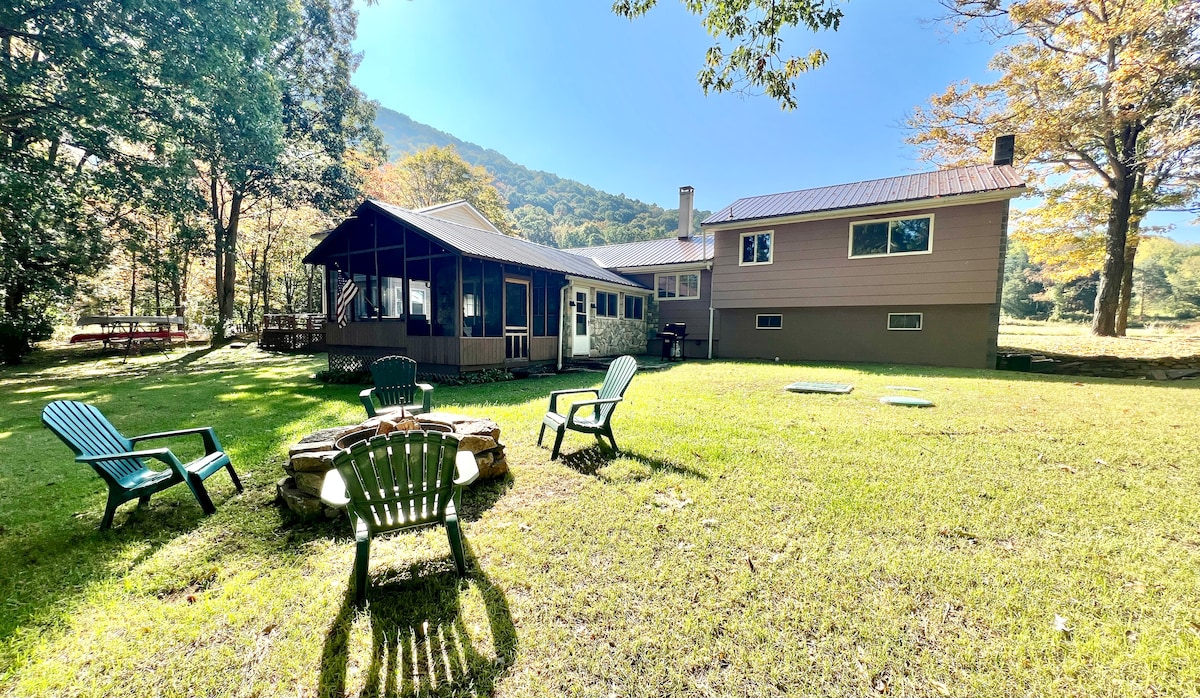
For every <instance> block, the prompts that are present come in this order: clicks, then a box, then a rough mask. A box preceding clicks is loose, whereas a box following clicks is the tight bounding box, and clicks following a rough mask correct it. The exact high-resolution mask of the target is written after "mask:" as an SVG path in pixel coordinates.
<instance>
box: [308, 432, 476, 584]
mask: <svg viewBox="0 0 1200 698" xmlns="http://www.w3.org/2000/svg"><path fill="white" fill-rule="evenodd" d="M333 465H334V469H333V470H330V471H329V472H328V473H326V475H325V482H324V485H323V487H322V488H321V500H322V501H323V502H325V503H326V504H328V505H330V506H333V507H346V511H347V513H348V514H349V515H350V525H351V526H353V528H354V538H355V542H356V552H355V556H354V584H355V587H354V588H355V599H356V601H357V603H359V604H361V603H362V602H363V600H364V599H365V598H366V594H367V563H368V561H369V559H370V556H371V538H373V537H374V536H375V535H377V534H380V533H386V532H388V531H399V530H402V529H406V528H415V527H418V526H426V525H429V524H439V523H440V524H443V525H444V526H445V527H446V536H447V537H448V538H449V539H450V551H451V552H452V553H453V554H454V564H455V566H456V567H457V568H458V573H459V575H465V574H466V573H467V562H466V556H465V555H464V553H463V543H462V531H461V530H460V529H459V525H458V502H459V496H460V493H461V491H462V488H463V486H465V485H469V484H471V483H472V482H474V481H475V478H477V477H479V468H478V467H477V466H476V464H475V456H474V455H473V454H472V453H471V452H470V451H462V452H460V451H459V450H458V436H456V435H454V434H444V433H441V432H436V431H393V432H391V433H390V434H385V435H383V436H376V437H374V438H371V439H369V440H367V441H360V442H358V443H356V444H354V445H353V446H351V447H350V448H348V449H345V450H343V451H342V452H341V453H339V454H337V455H336V456H334V458H333Z"/></svg>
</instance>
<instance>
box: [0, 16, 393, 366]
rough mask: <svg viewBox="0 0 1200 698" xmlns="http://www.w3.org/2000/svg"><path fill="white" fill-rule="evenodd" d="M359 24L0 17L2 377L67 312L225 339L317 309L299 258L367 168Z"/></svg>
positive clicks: (374, 152)
mask: <svg viewBox="0 0 1200 698" xmlns="http://www.w3.org/2000/svg"><path fill="white" fill-rule="evenodd" d="M355 23H356V16H355V13H354V11H353V9H352V7H351V2H350V0H300V1H299V2H292V1H289V0H236V1H235V0H190V1H189V2H185V3H179V2H174V1H173V0H172V1H168V0H82V1H80V2H72V3H59V2H53V1H52V0H17V1H16V2H13V3H6V4H5V5H4V6H3V7H2V8H0V77H2V81H0V296H2V297H3V311H2V313H0V351H2V353H3V358H4V360H5V361H8V362H14V361H19V359H20V357H21V356H22V355H24V354H25V353H27V352H28V351H29V350H30V346H31V343H32V342H35V341H38V340H40V339H44V338H46V337H48V336H49V334H50V333H51V330H52V327H53V324H54V323H55V322H56V321H57V320H58V319H60V318H65V317H68V316H69V315H71V314H72V311H77V310H80V309H86V310H90V311H93V312H97V313H115V314H125V313H133V314H141V313H155V314H181V315H185V316H187V317H188V318H189V319H191V320H193V321H201V322H205V323H207V324H210V325H211V326H212V327H213V328H214V334H215V336H216V337H217V338H221V337H223V336H225V335H226V334H227V332H228V330H229V327H230V325H234V324H239V323H240V322H241V321H244V320H245V319H248V318H253V317H255V316H256V315H258V314H259V313H260V311H261V308H262V307H264V306H267V307H284V308H290V309H300V308H310V307H312V306H313V299H314V290H313V283H312V279H311V273H308V272H305V270H303V269H301V268H299V266H298V259H299V255H300V254H302V252H303V250H302V249H301V248H307V246H308V243H309V242H310V241H309V240H308V239H307V238H308V235H309V234H311V233H312V232H315V231H317V230H320V229H321V228H322V227H324V226H326V225H328V222H329V220H330V219H331V217H333V216H338V215H342V214H344V212H345V211H346V210H348V208H349V207H350V206H351V205H353V203H354V202H355V201H356V200H357V198H358V197H359V192H360V190H361V179H362V173H363V169H364V166H373V165H374V164H375V163H377V162H379V161H381V160H382V142H381V139H380V136H379V133H378V131H377V130H376V129H375V128H374V126H373V122H374V115H375V113H374V105H373V104H372V103H370V102H368V101H367V100H366V99H365V98H364V96H363V95H362V94H361V93H360V92H359V91H358V90H357V89H355V88H354V87H353V86H352V85H351V84H350V76H351V75H352V73H353V71H354V68H355V66H356V65H357V62H358V57H357V56H356V55H355V54H354V53H353V52H352V51H351V50H350V42H351V40H352V39H353V37H354V32H355ZM364 163H365V165H364ZM235 299H236V302H235Z"/></svg>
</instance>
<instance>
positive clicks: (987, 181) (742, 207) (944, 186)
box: [701, 165, 1025, 225]
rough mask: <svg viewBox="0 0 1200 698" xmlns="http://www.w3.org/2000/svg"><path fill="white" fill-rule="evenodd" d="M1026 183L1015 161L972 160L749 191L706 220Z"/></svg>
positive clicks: (991, 189)
mask: <svg viewBox="0 0 1200 698" xmlns="http://www.w3.org/2000/svg"><path fill="white" fill-rule="evenodd" d="M1024 189H1025V182H1023V181H1022V180H1021V176H1020V175H1018V174H1017V171H1016V170H1014V169H1013V168H1012V166H1011V165H971V166H969V167H957V168H954V169H948V170H938V171H936V172H923V173H921V174H912V175H904V176H901V177H888V178H886V179H872V180H868V181H865V182H854V183H852V184H835V185H833V186H829V187H817V188H815V189H801V190H799V191H790V192H784V193H782V194H767V195H765V196H749V197H746V198H743V199H738V200H737V201H735V202H733V203H732V204H730V205H728V206H726V207H725V208H723V209H721V210H720V211H717V212H716V213H714V214H712V215H711V216H709V217H708V218H706V219H704V222H703V223H701V225H715V224H718V223H729V222H733V221H746V220H756V219H760V218H777V217H780V216H793V215H798V214H804V213H818V212H821V211H838V210H842V209H850V208H859V207H863V206H875V205H878V204H890V203H899V202H903V201H920V200H923V199H938V198H944V197H948V196H958V195H962V194H981V193H985V192H998V191H1004V190H1014V193H1013V196H1019V195H1020V194H1021V193H1022V192H1023V191H1024Z"/></svg>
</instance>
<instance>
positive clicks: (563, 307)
mask: <svg viewBox="0 0 1200 698" xmlns="http://www.w3.org/2000/svg"><path fill="white" fill-rule="evenodd" d="M570 290H571V283H570V282H569V281H565V280H564V281H563V287H562V289H561V290H560V291H559V293H560V294H562V297H561V298H560V299H559V305H558V307H559V317H558V369H557V370H559V371H561V370H563V340H564V339H566V338H567V336H566V334H567V333H566V332H563V327H565V326H566V324H567V296H568V294H569V292H570Z"/></svg>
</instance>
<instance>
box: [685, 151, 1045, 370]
mask: <svg viewBox="0 0 1200 698" xmlns="http://www.w3.org/2000/svg"><path fill="white" fill-rule="evenodd" d="M1012 150H1013V139H1012V136H1003V137H1001V138H999V139H997V143H996V151H995V156H994V158H993V163H992V164H990V165H975V166H970V167H960V168H956V169H948V170H939V171H936V172H926V173H922V174H914V175H906V176H902V177H890V178H887V179H877V180H871V181H866V182H857V183H853V184H841V185H835V186H828V187H820V188H816V189H805V190H801V191H792V192H785V193H782V194H769V195H766V196H753V197H748V198H743V199H738V200H737V201H734V202H733V203H732V204H730V205H728V206H726V207H725V208H723V209H721V210H720V211H717V212H716V213H714V214H712V215H711V216H709V217H708V218H707V219H705V220H704V222H703V223H702V224H701V228H702V229H703V230H704V231H705V232H706V233H708V234H711V235H712V236H713V239H714V240H715V245H714V249H715V254H714V256H713V268H712V288H713V291H712V305H713V308H714V309H715V315H716V323H717V324H718V325H719V328H720V336H721V338H722V340H721V347H720V356H721V357H723V358H759V359H771V358H775V357H779V358H781V359H784V360H809V361H868V362H885V363H906V364H933V365H940V366H964V367H974V368H985V367H989V368H990V367H994V366H995V355H996V338H997V334H998V328H999V317H1000V289H1001V286H1002V284H1003V280H1004V255H1005V244H1006V236H1007V227H1008V213H1009V201H1010V200H1011V199H1013V198H1015V197H1017V196H1020V195H1022V194H1023V193H1025V184H1024V183H1023V182H1022V181H1021V178H1020V176H1019V175H1018V174H1017V172H1016V171H1015V170H1014V169H1013V168H1012Z"/></svg>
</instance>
